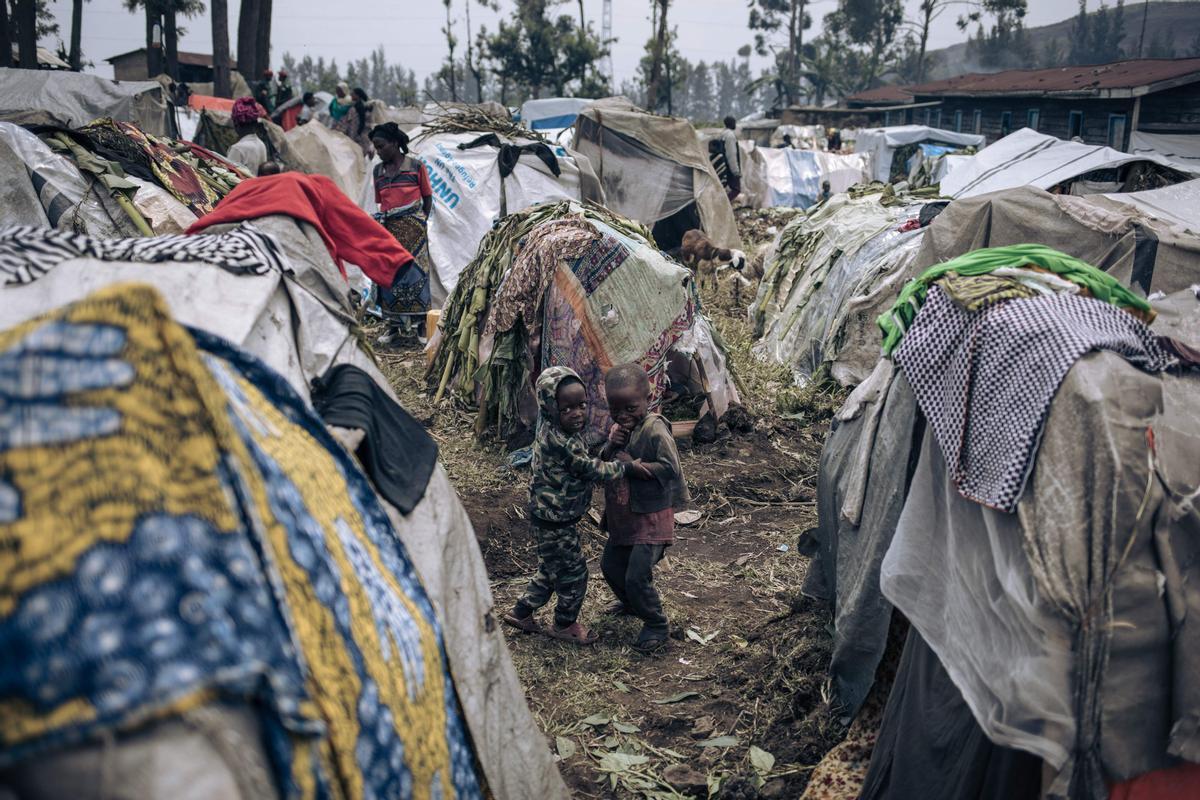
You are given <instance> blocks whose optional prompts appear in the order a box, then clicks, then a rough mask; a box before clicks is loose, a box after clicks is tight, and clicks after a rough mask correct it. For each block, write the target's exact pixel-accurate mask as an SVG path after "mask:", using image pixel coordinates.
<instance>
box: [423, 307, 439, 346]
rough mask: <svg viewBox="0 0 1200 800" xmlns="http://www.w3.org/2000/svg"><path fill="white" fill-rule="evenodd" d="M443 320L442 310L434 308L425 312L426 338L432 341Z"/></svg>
mask: <svg viewBox="0 0 1200 800" xmlns="http://www.w3.org/2000/svg"><path fill="white" fill-rule="evenodd" d="M441 320H442V310H441V309H440V308H433V309H430V310H429V311H426V312H425V338H426V339H432V338H433V332H434V331H436V330H437V326H438V323H439V322H441Z"/></svg>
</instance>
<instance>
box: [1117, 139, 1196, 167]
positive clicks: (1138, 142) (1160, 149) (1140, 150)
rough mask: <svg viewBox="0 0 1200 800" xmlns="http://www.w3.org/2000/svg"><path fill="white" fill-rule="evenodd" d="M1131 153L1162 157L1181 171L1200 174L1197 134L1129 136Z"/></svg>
mask: <svg viewBox="0 0 1200 800" xmlns="http://www.w3.org/2000/svg"><path fill="white" fill-rule="evenodd" d="M1129 152H1130V153H1132V154H1133V155H1135V156H1143V155H1155V156H1161V157H1163V158H1165V159H1167V161H1170V162H1171V163H1172V164H1174V165H1176V166H1177V167H1178V168H1179V169H1181V170H1187V171H1188V172H1191V173H1200V135H1197V134H1195V133H1149V132H1147V131H1133V132H1132V133H1130V134H1129Z"/></svg>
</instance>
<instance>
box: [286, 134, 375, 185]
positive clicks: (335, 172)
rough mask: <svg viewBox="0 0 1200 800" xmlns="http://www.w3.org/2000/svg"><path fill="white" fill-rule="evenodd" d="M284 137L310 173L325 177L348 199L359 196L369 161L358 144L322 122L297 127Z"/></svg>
mask: <svg viewBox="0 0 1200 800" xmlns="http://www.w3.org/2000/svg"><path fill="white" fill-rule="evenodd" d="M284 136H285V137H286V138H287V141H288V144H290V145H291V148H292V153H293V154H294V155H295V157H296V158H298V159H299V160H300V162H301V163H302V164H303V165H304V169H305V171H306V172H309V173H313V174H317V175H324V176H325V177H327V178H329V179H330V180H332V181H333V182H334V183H336V184H337V186H338V188H339V189H341V190H342V191H343V192H344V193H345V194H346V196H347V197H350V198H356V197H358V193H359V191H360V189H361V187H362V184H363V180H364V178H365V177H366V174H367V162H366V159H365V158H363V152H362V148H361V147H359V146H358V143H357V142H355V141H354V140H353V139H351V138H350V137H349V136H346V135H344V134H342V133H339V132H337V131H335V130H330V129H329V128H326V127H325V126H324V125H321V124H319V123H309V124H305V125H297V126H296V127H294V128H292V129H291V130H290V131H288V132H287V133H285V134H284Z"/></svg>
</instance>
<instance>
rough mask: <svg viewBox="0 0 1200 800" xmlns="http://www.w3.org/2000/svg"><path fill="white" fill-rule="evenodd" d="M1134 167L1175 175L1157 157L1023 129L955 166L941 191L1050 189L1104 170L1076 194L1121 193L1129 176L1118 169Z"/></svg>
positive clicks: (948, 193)
mask: <svg viewBox="0 0 1200 800" xmlns="http://www.w3.org/2000/svg"><path fill="white" fill-rule="evenodd" d="M1136 164H1145V165H1148V166H1149V167H1151V168H1158V169H1160V170H1163V169H1165V170H1166V172H1167V174H1171V173H1174V169H1173V168H1172V167H1173V165H1172V162H1170V161H1168V160H1167V159H1166V158H1164V157H1162V156H1159V155H1154V154H1148V153H1147V154H1138V155H1133V154H1130V153H1122V152H1121V151H1120V150H1113V149H1112V148H1111V147H1103V146H1100V145H1094V144H1083V143H1082V142H1067V141H1063V140H1062V139H1058V138H1056V137H1054V136H1047V135H1046V134H1044V133H1038V132H1037V131H1034V130H1031V129H1029V128H1022V129H1021V130H1019V131H1016V132H1015V133H1011V134H1009V135H1008V136H1005V137H1004V138H1003V139H1001V140H1000V141H998V142H993V143H992V144H990V145H988V146H987V147H985V148H984V149H983V150H980V151H979V152H978V153H976V154H975V155H974V156H972V157H971V158H969V159H963V160H961V161H958V162H957V163H956V164H955V165H954V168H953V169H952V170H951V171H950V172H949V174H947V175H946V177H944V178H943V179H942V183H941V188H942V193H943V194H944V195H946V196H947V197H954V198H963V197H977V196H978V195H981V194H987V193H989V192H995V191H999V190H1000V189H1012V188H1015V187H1017V186H1035V187H1037V188H1038V189H1050V188H1052V187H1054V186H1058V185H1059V184H1062V183H1064V182H1067V181H1071V180H1075V179H1079V178H1081V177H1082V176H1085V175H1086V174H1087V173H1091V172H1096V171H1100V170H1109V171H1113V172H1112V174H1111V176H1109V177H1105V178H1104V179H1103V183H1102V184H1101V185H1100V186H1098V187H1096V188H1094V189H1087V188H1085V186H1082V185H1081V186H1080V187H1079V190H1078V191H1079V193H1085V192H1087V193H1091V192H1099V191H1120V190H1121V188H1122V184H1124V183H1125V182H1126V177H1127V174H1128V171H1127V170H1124V169H1122V168H1124V167H1127V166H1129V165H1136ZM1176 174H1177V173H1176ZM1180 177H1182V176H1180ZM1167 182H1168V183H1173V182H1175V181H1174V180H1168V181H1167ZM1155 185H1161V184H1155ZM1128 188H1130V187H1126V189H1128ZM1144 188H1154V186H1146V187H1144Z"/></svg>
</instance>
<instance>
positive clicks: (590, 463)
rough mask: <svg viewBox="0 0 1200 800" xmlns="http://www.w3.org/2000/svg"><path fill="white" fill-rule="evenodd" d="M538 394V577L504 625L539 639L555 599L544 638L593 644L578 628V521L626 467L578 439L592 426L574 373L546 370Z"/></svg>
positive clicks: (583, 574) (581, 562) (583, 569)
mask: <svg viewBox="0 0 1200 800" xmlns="http://www.w3.org/2000/svg"><path fill="white" fill-rule="evenodd" d="M537 394H538V405H539V406H540V408H541V420H540V423H541V424H540V425H539V426H538V432H537V438H536V439H535V440H534V443H533V478H532V479H531V480H530V484H529V515H530V519H531V520H532V523H533V535H534V538H535V540H536V541H537V553H538V570H537V574H536V575H534V576H533V579H532V580H530V581H529V586H528V587H527V588H526V589H525V593H524V594H523V595H522V596H521V599H520V600H518V601H517V603H516V605H515V606H514V607H513V610H512V611H510V612H509V613H508V614H506V615H505V617H504V621H505V622H506V623H507V624H509V625H512V626H513V627H515V628H519V629H521V630H523V631H525V632H527V633H533V632H536V631H540V630H541V626H539V625H538V622H537V620H536V619H534V616H533V612H535V611H536V610H538V609H539V608H541V607H542V606H544V605H546V604H547V603H548V602H550V596H551V595H552V594H557V595H558V604H557V606H556V607H555V609H554V626H553V627H552V628H550V629H549V630H548V631H546V633H548V634H549V635H550V636H552V637H554V638H556V639H562V640H564V641H569V642H574V643H576V644H592V643H593V642H595V641H596V636H595V635H594V634H593V633H592V632H591V631H589V630H588V629H586V628H584V627H583V626H582V625H580V624H579V622H578V621H577V620H578V617H579V609H580V608H582V607H583V599H584V596H585V595H586V593H587V583H588V569H587V561H586V560H585V559H584V557H583V547H582V545H581V543H580V540H579V520H581V519H582V518H583V515H584V514H586V513H587V510H588V507H589V506H590V505H591V502H592V489H593V487H594V486H595V485H596V483H597V482H598V481H611V480H613V479H614V478H618V477H620V476H621V475H624V474H625V467H624V465H623V464H621V463H619V462H617V461H601V460H600V459H597V458H592V457H591V456H590V455H588V451H587V445H586V444H585V443H584V441H583V437H582V436H581V434H582V432H583V429H584V427H585V426H586V424H587V389H586V388H585V387H584V385H583V381H582V380H580V379H579V376H578V375H577V374H575V372H574V371H573V370H571V369H569V368H567V367H550V368H549V369H547V370H545V371H544V372H542V374H541V375H539V376H538V380H537Z"/></svg>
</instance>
